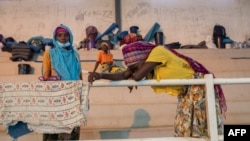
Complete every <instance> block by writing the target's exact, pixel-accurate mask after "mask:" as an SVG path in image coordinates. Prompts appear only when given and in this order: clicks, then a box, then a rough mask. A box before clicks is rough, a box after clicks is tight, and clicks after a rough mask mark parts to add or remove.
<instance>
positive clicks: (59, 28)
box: [55, 27, 68, 34]
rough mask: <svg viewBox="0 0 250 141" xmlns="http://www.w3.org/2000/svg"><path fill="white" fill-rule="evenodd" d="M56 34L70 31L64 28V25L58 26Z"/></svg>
mask: <svg viewBox="0 0 250 141" xmlns="http://www.w3.org/2000/svg"><path fill="white" fill-rule="evenodd" d="M55 32H56V34H57V33H59V32H68V31H67V30H66V29H64V28H62V27H58V28H56V31H55Z"/></svg>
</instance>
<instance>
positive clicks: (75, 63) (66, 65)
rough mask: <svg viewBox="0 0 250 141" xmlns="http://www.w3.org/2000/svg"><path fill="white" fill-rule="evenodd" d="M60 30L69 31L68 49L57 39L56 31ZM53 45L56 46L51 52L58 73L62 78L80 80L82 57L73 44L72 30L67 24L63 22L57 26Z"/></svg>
mask: <svg viewBox="0 0 250 141" xmlns="http://www.w3.org/2000/svg"><path fill="white" fill-rule="evenodd" d="M59 30H60V31H66V32H68V33H69V46H67V49H66V48H64V46H63V45H62V44H60V43H59V42H58V41H57V40H56V33H58V31H59ZM53 45H54V47H53V48H52V49H50V51H49V52H50V58H51V61H52V65H53V68H54V69H55V71H56V72H57V75H59V76H60V77H61V79H62V80H79V79H80V73H81V63H80V58H79V54H78V52H77V50H76V48H75V47H74V46H73V35H72V32H71V30H70V29H69V28H68V27H67V26H65V25H63V24H61V25H59V26H58V27H56V29H55V30H54V32H53Z"/></svg>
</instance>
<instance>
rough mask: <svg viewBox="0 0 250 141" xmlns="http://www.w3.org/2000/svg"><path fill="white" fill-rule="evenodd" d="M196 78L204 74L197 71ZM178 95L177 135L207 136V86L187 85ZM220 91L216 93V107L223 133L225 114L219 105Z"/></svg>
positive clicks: (175, 123)
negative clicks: (223, 114)
mask: <svg viewBox="0 0 250 141" xmlns="http://www.w3.org/2000/svg"><path fill="white" fill-rule="evenodd" d="M195 78H204V74H202V73H196V74H195ZM183 91H184V92H183V93H182V94H180V95H179V96H178V105H177V111H176V117H175V122H174V129H175V136H177V137H185V136H188V137H201V136H207V135H208V131H207V119H206V103H205V102H206V97H205V93H206V88H205V86H204V85H191V86H186V87H185V89H184V90H183ZM218 96H219V95H218V93H217V92H216V93H215V107H216V118H217V128H218V134H219V135H223V126H224V123H223V116H222V112H221V109H220V105H219V97H218Z"/></svg>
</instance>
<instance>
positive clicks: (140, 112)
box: [99, 109, 151, 139]
mask: <svg viewBox="0 0 250 141" xmlns="http://www.w3.org/2000/svg"><path fill="white" fill-rule="evenodd" d="M150 119H151V118H150V116H149V114H148V112H147V111H146V110H144V109H137V110H136V111H135V113H134V121H133V124H132V126H131V128H146V127H148V126H149V121H150ZM99 133H100V138H101V139H128V138H129V133H130V130H121V131H119V130H109V131H100V132H99Z"/></svg>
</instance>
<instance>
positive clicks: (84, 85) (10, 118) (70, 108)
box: [0, 80, 89, 134]
mask: <svg viewBox="0 0 250 141" xmlns="http://www.w3.org/2000/svg"><path fill="white" fill-rule="evenodd" d="M88 95H89V85H88V82H84V81H82V80H78V81H53V82H52V81H42V82H1V83H0V107H1V108H0V124H2V125H4V126H5V127H6V128H8V127H9V126H13V125H15V124H17V123H18V122H20V121H21V122H23V123H26V124H27V127H28V129H29V130H31V131H34V132H38V133H50V134H53V133H71V132H72V130H73V129H77V127H80V126H81V125H85V124H86V123H87V112H88V108H89V103H88Z"/></svg>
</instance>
